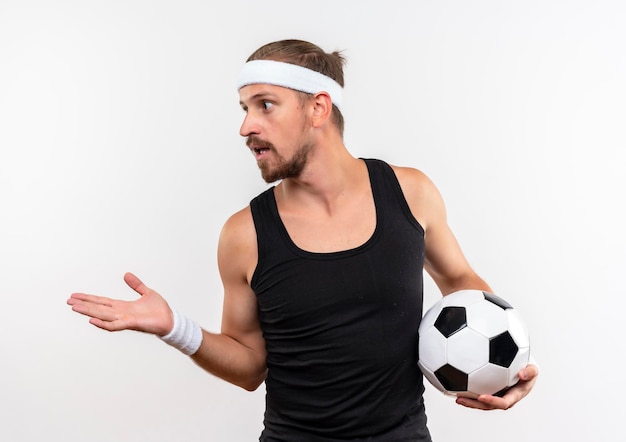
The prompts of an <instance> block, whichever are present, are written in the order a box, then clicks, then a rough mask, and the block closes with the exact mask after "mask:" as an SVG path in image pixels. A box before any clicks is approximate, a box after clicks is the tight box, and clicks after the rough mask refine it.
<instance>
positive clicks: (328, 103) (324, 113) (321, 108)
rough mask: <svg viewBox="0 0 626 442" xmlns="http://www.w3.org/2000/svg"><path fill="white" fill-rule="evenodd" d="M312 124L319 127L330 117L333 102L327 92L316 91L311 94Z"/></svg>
mask: <svg viewBox="0 0 626 442" xmlns="http://www.w3.org/2000/svg"><path fill="white" fill-rule="evenodd" d="M312 104H313V126H314V127H321V126H323V125H324V124H325V123H326V121H328V120H329V119H330V115H331V113H332V111H333V102H332V100H331V99H330V95H328V93H327V92H318V93H317V94H315V95H313V102H312Z"/></svg>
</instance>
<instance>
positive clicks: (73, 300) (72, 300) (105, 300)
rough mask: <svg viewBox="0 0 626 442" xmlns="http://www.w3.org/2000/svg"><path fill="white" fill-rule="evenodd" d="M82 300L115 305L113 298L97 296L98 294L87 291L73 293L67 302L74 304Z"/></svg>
mask: <svg viewBox="0 0 626 442" xmlns="http://www.w3.org/2000/svg"><path fill="white" fill-rule="evenodd" d="M80 302H87V303H90V304H98V305H105V306H108V307H110V306H112V305H113V300H112V299H111V298H105V297H103V296H96V295H88V294H86V293H72V294H71V295H70V297H69V299H68V300H67V303H68V304H69V305H74V304H77V303H80Z"/></svg>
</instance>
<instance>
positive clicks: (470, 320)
mask: <svg viewBox="0 0 626 442" xmlns="http://www.w3.org/2000/svg"><path fill="white" fill-rule="evenodd" d="M466 310H467V326H468V327H470V328H472V329H473V330H476V331H477V332H478V333H481V334H482V335H483V336H486V337H487V338H492V337H494V336H497V335H499V334H500V333H503V332H505V331H506V330H507V326H508V316H507V315H506V312H505V311H504V310H502V308H501V307H499V306H497V305H495V304H494V303H492V302H489V301H484V302H477V303H475V304H472V305H470V306H469V307H467V309H466Z"/></svg>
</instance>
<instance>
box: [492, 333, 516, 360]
mask: <svg viewBox="0 0 626 442" xmlns="http://www.w3.org/2000/svg"><path fill="white" fill-rule="evenodd" d="M518 350H519V348H518V347H517V344H516V343H515V341H514V340H513V338H512V337H511V335H510V334H509V332H508V331H506V332H504V333H501V334H499V335H498V336H494V337H493V338H491V339H490V340H489V362H491V363H492V364H495V365H499V366H501V367H509V365H511V362H513V359H515V356H516V355H517V351H518Z"/></svg>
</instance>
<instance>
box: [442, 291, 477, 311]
mask: <svg viewBox="0 0 626 442" xmlns="http://www.w3.org/2000/svg"><path fill="white" fill-rule="evenodd" d="M484 299H485V295H483V292H481V291H480V290H459V291H457V292H453V293H450V294H449V295H447V296H444V297H443V306H444V307H466V306H468V305H471V304H473V303H475V302H480V301H483V300H484Z"/></svg>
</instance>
